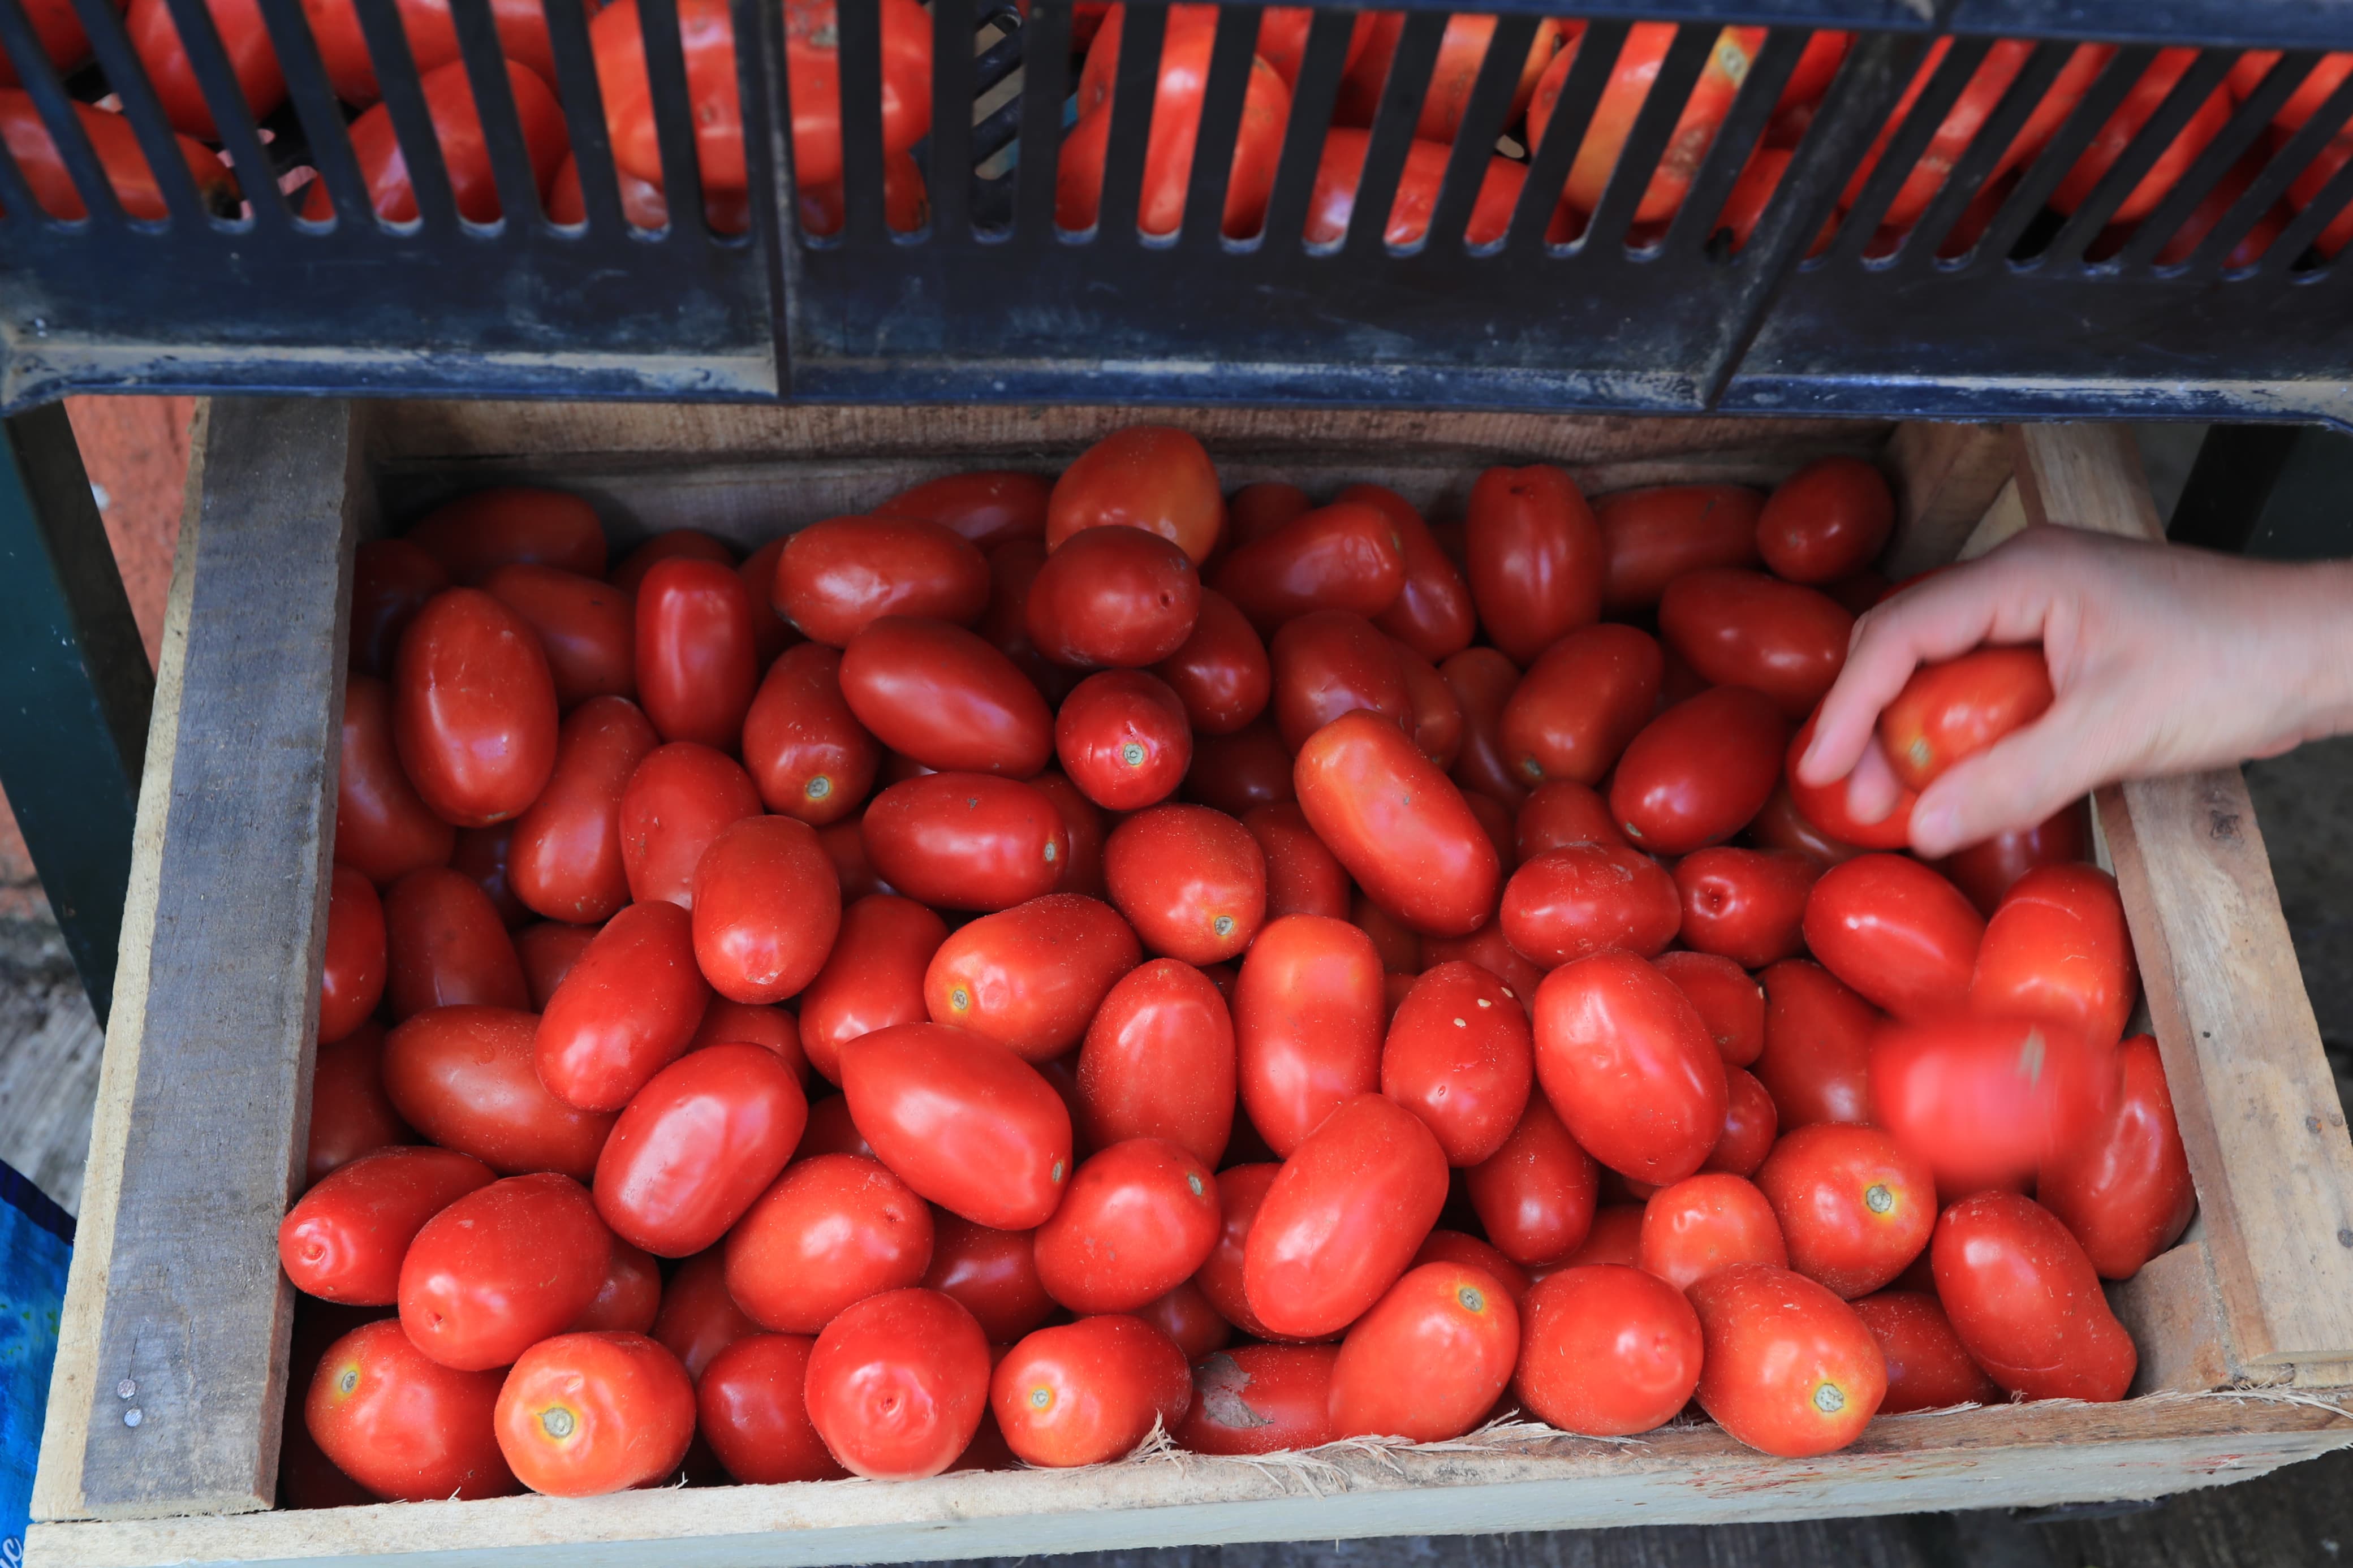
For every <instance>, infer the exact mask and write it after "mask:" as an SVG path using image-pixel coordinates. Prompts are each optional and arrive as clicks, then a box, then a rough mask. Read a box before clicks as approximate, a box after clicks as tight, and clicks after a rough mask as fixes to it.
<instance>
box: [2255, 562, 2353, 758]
mask: <svg viewBox="0 0 2353 1568" xmlns="http://www.w3.org/2000/svg"><path fill="white" fill-rule="evenodd" d="M2279 572H2280V577H2279V582H2278V587H2279V590H2280V594H2279V598H2278V600H2277V601H2276V602H2275V610H2276V613H2275V615H2274V616H2273V624H2274V627H2275V629H2276V634H2277V641H2278V644H2279V646H2280V647H2281V649H2282V652H2281V655H2280V658H2279V668H2280V671H2281V674H2282V675H2283V676H2284V677H2285V678H2287V679H2290V680H2291V681H2292V683H2293V685H2292V692H2293V700H2294V705H2295V710H2296V712H2297V713H2298V715H2299V716H2300V723H2299V732H2297V733H2295V734H2293V735H2283V736H2281V737H2280V740H2281V742H2282V743H2283V744H2284V745H2294V744H2295V743H2296V742H2302V741H2316V740H2321V739H2324V738H2326V737H2327V736H2330V735H2345V734H2353V561H2331V562H2326V563H2314V564H2310V565H2299V566H2288V567H2283V568H2280V569H2279Z"/></svg>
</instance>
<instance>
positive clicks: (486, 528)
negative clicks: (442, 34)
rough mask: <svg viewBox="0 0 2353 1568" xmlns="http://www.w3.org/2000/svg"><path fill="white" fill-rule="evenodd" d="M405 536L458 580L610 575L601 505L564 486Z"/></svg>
mask: <svg viewBox="0 0 2353 1568" xmlns="http://www.w3.org/2000/svg"><path fill="white" fill-rule="evenodd" d="M450 58H456V57H455V56H454V55H452V56H451V57H450ZM404 537H405V538H406V540H407V541H408V542H409V543H411V544H414V545H416V546H417V548H418V549H420V550H422V551H424V552H426V553H427V555H430V556H432V557H433V559H434V560H436V561H438V562H439V563H441V566H442V569H443V570H444V571H446V572H448V574H449V579H450V581H451V582H454V583H456V584H459V586H461V587H469V588H470V587H479V586H480V584H481V583H482V582H483V580H484V579H486V578H488V577H489V576H490V574H491V573H492V572H494V571H496V570H497V569H498V568H499V567H501V566H503V565H505V564H506V563H509V562H512V561H525V562H531V563H535V564H539V565H543V566H555V567H560V568H562V569H563V570H565V571H566V572H576V573H578V574H580V575H582V576H584V577H602V576H603V575H604V574H605V563H606V545H605V529H604V525H603V524H602V523H600V522H598V521H596V508H594V507H592V506H590V505H589V504H588V502H587V500H586V499H585V498H583V497H580V496H576V495H573V494H571V493H569V492H567V491H565V490H551V489H534V488H533V487H530V486H527V485H502V486H498V487H494V488H492V489H486V490H476V491H474V492H473V493H471V494H470V495H462V496H459V498H458V499H457V500H451V501H444V502H443V503H442V504H441V505H439V506H438V507H435V508H434V509H433V510H431V511H429V512H427V513H426V514H425V515H424V516H423V517H421V518H419V519H417V521H415V522H413V523H411V524H410V525H409V527H408V531H407V532H406V534H405V535H404Z"/></svg>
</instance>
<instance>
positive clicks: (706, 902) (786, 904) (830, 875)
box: [691, 816, 841, 1005]
mask: <svg viewBox="0 0 2353 1568" xmlns="http://www.w3.org/2000/svg"><path fill="white" fill-rule="evenodd" d="M691 925H692V928H693V940H694V956H695V962H696V963H699V964H700V965H701V966H702V973H703V977H704V978H705V979H707V980H708V981H710V983H711V984H712V989H714V990H716V991H717V992H718V993H719V994H721V995H722V996H724V997H726V998H727V999H728V1000H729V1001H732V1002H742V1003H747V1004H757V1005H765V1004H769V1003H775V1002H782V1001H783V1000H785V999H786V997H788V996H797V995H798V994H800V993H801V991H802V990H803V988H805V987H806V986H807V984H808V983H809V982H810V981H811V980H814V979H815V978H817V973H818V970H819V969H821V968H823V967H824V964H825V960H826V955H827V954H828V952H831V951H832V950H833V939H834V935H835V933H836V932H837V931H839V929H840V926H841V889H840V880H839V878H838V877H837V876H836V874H835V872H834V869H833V861H832V860H831V859H830V858H828V856H827V855H826V852H825V847H824V846H823V845H822V844H820V843H818V837H817V830H816V829H815V828H813V827H811V826H809V825H808V824H807V823H806V822H801V821H797V820H796V819H795V818H793V817H789V816H748V817H744V818H743V819H742V820H740V821H737V822H732V823H730V824H728V825H727V826H725V827H723V828H722V829H720V831H719V834H718V836H717V837H714V838H712V841H711V845H710V847H708V848H706V849H705V850H704V851H703V852H702V861H701V863H700V864H698V865H697V866H696V868H695V872H694V912H693V915H692V918H691Z"/></svg>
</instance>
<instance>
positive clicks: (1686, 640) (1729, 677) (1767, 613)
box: [1659, 566, 1854, 722]
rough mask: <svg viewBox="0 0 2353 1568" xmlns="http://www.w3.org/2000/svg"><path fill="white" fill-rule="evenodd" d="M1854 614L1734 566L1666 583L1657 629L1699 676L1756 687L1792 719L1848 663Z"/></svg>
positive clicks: (1800, 715)
mask: <svg viewBox="0 0 2353 1568" xmlns="http://www.w3.org/2000/svg"><path fill="white" fill-rule="evenodd" d="M1853 633H1854V616H1852V615H1850V614H1848V613H1847V611H1846V610H1845V609H1844V608H1843V607H1842V606H1841V605H1839V603H1838V601H1836V600H1835V599H1832V598H1831V597H1829V596H1828V595H1823V594H1818V593H1816V592H1815V591H1814V590H1813V589H1811V588H1804V587H1799V585H1798V584H1794V583H1784V582H1782V581H1780V580H1779V579H1778V578H1774V577H1767V576H1766V575H1765V574H1763V573H1761V572H1748V571H1743V570H1741V569H1740V568H1738V567H1733V566H1712V567H1704V568H1702V569H1701V570H1699V571H1697V572H1686V573H1684V574H1683V575H1682V576H1680V577H1677V578H1676V579H1675V580H1674V581H1673V582H1672V583H1669V584H1667V587H1666V593H1665V594H1664V595H1663V596H1662V597H1661V599H1660V600H1659V635H1660V636H1661V637H1663V638H1665V639H1666V644H1667V646H1668V647H1671V648H1672V649H1673V650H1674V651H1675V652H1676V653H1677V654H1679V655H1681V656H1682V658H1683V661H1684V662H1685V663H1686V664H1688V665H1690V666H1691V668H1693V670H1694V671H1695V672H1696V673H1697V674H1698V675H1699V676H1700V678H1701V679H1704V680H1707V681H1709V682H1712V683H1714V684H1716V685H1722V686H1745V687H1747V688H1749V689H1752V690H1756V691H1761V692H1763V693H1764V694H1765V695H1766V696H1767V697H1768V698H1770V699H1772V700H1773V702H1774V704H1775V705H1776V706H1777V707H1778V708H1779V709H1780V710H1781V714H1782V717H1784V718H1786V719H1788V720H1789V721H1791V722H1795V721H1798V720H1800V719H1803V718H1804V717H1805V716H1806V715H1807V714H1809V713H1810V712H1812V711H1813V710H1814V705H1815V704H1816V703H1818V702H1820V700H1822V699H1823V697H1825V696H1826V695H1828V694H1829V691H1830V689H1831V682H1833V681H1835V680H1836V679H1838V673H1839V671H1840V670H1841V669H1842V668H1845V667H1846V649H1847V643H1848V641H1849V640H1850V638H1851V637H1852V636H1853Z"/></svg>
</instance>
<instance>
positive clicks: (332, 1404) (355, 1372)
mask: <svg viewBox="0 0 2353 1568" xmlns="http://www.w3.org/2000/svg"><path fill="white" fill-rule="evenodd" d="M503 1375H504V1374H503V1373H498V1372H460V1371H458V1370H456V1369H455V1368H451V1367H447V1366H442V1365H440V1364H438V1363H436V1362H433V1361H431V1360H429V1359H428V1358H427V1356H426V1355H425V1353H424V1352H422V1351H420V1350H418V1349H417V1346H416V1345H415V1344H414V1343H412V1342H410V1340H409V1338H408V1336H407V1335H406V1334H405V1333H403V1332H402V1331H401V1329H400V1323H399V1321H398V1320H396V1319H393V1318H385V1319H382V1320H380V1321H376V1322H373V1323H368V1324H365V1325H364V1326H362V1327H360V1328H357V1329H354V1330H353V1331H351V1332H350V1333H348V1334H345V1335H344V1336H343V1338H342V1339H339V1340H337V1341H336V1342H334V1343H333V1344H332V1345H331V1346H329V1347H328V1350H327V1353H326V1355H325V1357H324V1358H322V1360H321V1361H320V1363H319V1366H318V1373H317V1375H316V1376H314V1377H312V1378H311V1392H310V1394H309V1395H308V1396H307V1397H306V1398H305V1399H304V1401H303V1407H302V1415H303V1423H304V1425H305V1426H308V1427H309V1429H310V1434H311V1436H312V1437H313V1438H315V1439H316V1440H317V1442H318V1445H319V1447H320V1448H321V1450H322V1451H323V1452H324V1453H325V1454H326V1456H327V1458H330V1459H332V1460H333V1461H334V1465H335V1468H337V1469H339V1470H341V1471H343V1473H344V1474H345V1475H347V1476H349V1477H351V1478H352V1479H353V1480H355V1481H357V1482H359V1484H360V1485H361V1486H363V1487H365V1488H366V1489H368V1491H369V1492H371V1493H372V1494H374V1495H375V1496H376V1497H378V1498H381V1499H383V1500H385V1501H386V1502H427V1501H432V1500H437V1499H442V1498H453V1497H454V1498H486V1497H504V1496H505V1495H507V1494H508V1493H509V1492H512V1491H514V1490H516V1489H517V1487H516V1484H515V1479H514V1473H513V1472H512V1470H510V1469H509V1468H507V1462H506V1460H505V1459H504V1458H502V1457H501V1455H500V1453H499V1445H498V1438H497V1436H496V1435H495V1433H494V1431H493V1429H492V1427H491V1410H492V1408H493V1407H494V1406H495V1405H497V1403H498V1397H499V1384H500V1382H501V1379H502V1377H503Z"/></svg>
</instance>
